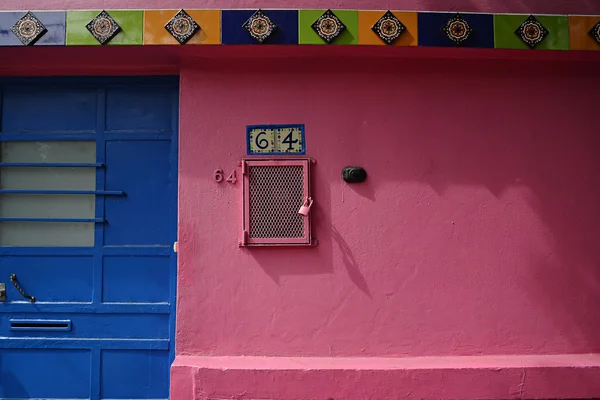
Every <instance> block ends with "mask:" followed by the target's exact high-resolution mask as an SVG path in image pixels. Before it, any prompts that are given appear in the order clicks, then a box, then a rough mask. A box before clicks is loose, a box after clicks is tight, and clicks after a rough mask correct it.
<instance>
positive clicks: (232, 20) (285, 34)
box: [221, 10, 298, 45]
mask: <svg viewBox="0 0 600 400" xmlns="http://www.w3.org/2000/svg"><path fill="white" fill-rule="evenodd" d="M255 12H256V10H223V11H221V26H222V28H221V32H222V33H221V42H222V43H223V44H259V43H258V42H257V41H256V40H254V39H253V38H252V37H251V36H250V35H249V34H248V31H247V30H245V29H244V28H243V25H244V23H245V22H246V21H247V20H248V19H249V18H250V17H251V16H252V14H254V13H255ZM263 12H264V13H265V14H266V15H267V16H268V17H269V18H270V19H271V21H273V23H274V24H275V25H277V28H276V29H275V30H274V31H273V33H272V34H271V36H269V38H267V40H265V41H264V42H263V43H262V44H263V45H266V44H298V11H297V10H263Z"/></svg>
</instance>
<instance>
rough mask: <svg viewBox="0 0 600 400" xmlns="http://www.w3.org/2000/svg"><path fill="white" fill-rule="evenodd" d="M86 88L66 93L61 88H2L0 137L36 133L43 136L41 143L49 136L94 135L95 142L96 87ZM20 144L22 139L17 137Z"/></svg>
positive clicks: (26, 86) (20, 85) (70, 90)
mask: <svg viewBox="0 0 600 400" xmlns="http://www.w3.org/2000/svg"><path fill="white" fill-rule="evenodd" d="M87 86H88V87H81V86H79V85H78V87H74V88H69V90H66V89H65V88H64V87H63V86H62V85H58V86H49V87H48V86H42V87H40V86H38V85H24V84H17V85H14V86H13V85H7V86H5V87H4V90H3V93H2V95H3V99H2V133H5V132H21V133H24V132H29V131H38V132H40V133H45V135H44V136H45V138H44V139H42V140H49V138H50V137H52V136H51V135H52V134H53V133H60V132H65V131H85V133H91V134H94V138H95V137H96V134H95V132H96V117H97V116H96V102H97V97H98V93H97V89H96V87H94V86H90V85H87ZM75 138H77V136H76V137H75ZM75 138H71V139H75ZM21 140H26V138H25V137H21ZM52 140H54V137H52ZM75 140H77V139H75Z"/></svg>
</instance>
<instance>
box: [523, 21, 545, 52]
mask: <svg viewBox="0 0 600 400" xmlns="http://www.w3.org/2000/svg"><path fill="white" fill-rule="evenodd" d="M548 33H549V32H548V30H547V29H546V28H544V26H543V25H542V24H541V23H540V22H539V21H538V20H537V19H536V18H535V17H534V16H533V15H530V16H529V17H528V18H527V19H526V20H525V21H523V23H522V24H521V25H519V27H518V28H517V30H516V31H515V34H516V35H517V36H518V37H519V38H521V40H522V41H523V42H524V43H525V44H526V45H527V46H529V47H530V48H532V49H535V47H536V46H537V45H538V44H540V43H541V42H542V40H544V39H545V38H546V36H548Z"/></svg>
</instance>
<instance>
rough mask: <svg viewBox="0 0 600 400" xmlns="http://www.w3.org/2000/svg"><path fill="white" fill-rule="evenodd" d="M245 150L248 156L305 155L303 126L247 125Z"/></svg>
mask: <svg viewBox="0 0 600 400" xmlns="http://www.w3.org/2000/svg"><path fill="white" fill-rule="evenodd" d="M246 149H247V153H248V155H250V156H252V155H302V154H306V141H305V140H304V125H298V124H297V125H249V126H247V127H246Z"/></svg>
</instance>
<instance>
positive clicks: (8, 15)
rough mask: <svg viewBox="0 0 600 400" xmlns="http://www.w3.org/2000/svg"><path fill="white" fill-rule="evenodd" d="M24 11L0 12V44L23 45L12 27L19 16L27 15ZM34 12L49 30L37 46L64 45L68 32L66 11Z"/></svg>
mask: <svg viewBox="0 0 600 400" xmlns="http://www.w3.org/2000/svg"><path fill="white" fill-rule="evenodd" d="M25 13H26V11H22V12H0V46H23V43H21V41H20V40H19V39H18V38H17V37H16V36H15V34H14V33H12V31H11V30H10V28H11V27H12V26H13V25H14V24H15V22H17V20H18V19H19V18H21V17H22V16H23V15H25ZM33 14H34V15H35V16H36V17H37V18H38V19H39V20H40V22H41V23H42V24H44V26H45V27H46V29H47V30H48V32H46V33H45V34H44V36H42V37H41V38H40V40H38V41H37V42H36V43H35V46H64V45H65V32H66V22H65V21H66V15H67V14H66V12H64V11H62V12H60V11H51V12H48V11H33Z"/></svg>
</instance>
